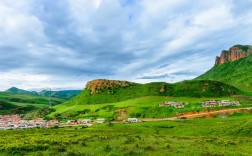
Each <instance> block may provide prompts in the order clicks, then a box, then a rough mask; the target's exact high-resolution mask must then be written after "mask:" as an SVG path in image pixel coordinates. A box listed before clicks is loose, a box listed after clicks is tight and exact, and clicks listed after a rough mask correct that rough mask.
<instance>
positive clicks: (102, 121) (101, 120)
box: [96, 118, 105, 123]
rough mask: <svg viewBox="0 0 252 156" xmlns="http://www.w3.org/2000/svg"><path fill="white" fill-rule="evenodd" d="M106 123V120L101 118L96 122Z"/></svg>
mask: <svg viewBox="0 0 252 156" xmlns="http://www.w3.org/2000/svg"><path fill="white" fill-rule="evenodd" d="M104 122H105V119H104V118H101V119H97V120H96V123H104Z"/></svg>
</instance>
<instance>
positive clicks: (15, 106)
mask: <svg viewBox="0 0 252 156" xmlns="http://www.w3.org/2000/svg"><path fill="white" fill-rule="evenodd" d="M48 100H49V98H48V97H41V96H35V95H24V94H11V93H6V92H0V105H2V106H3V105H5V107H2V108H0V114H9V113H10V114H12V113H18V114H23V113H27V112H31V111H37V110H40V109H41V108H46V107H48ZM62 102H64V100H62V99H58V98H52V104H53V105H57V104H60V103H62Z"/></svg>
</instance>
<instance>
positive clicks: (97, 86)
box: [86, 79, 134, 94]
mask: <svg viewBox="0 0 252 156" xmlns="http://www.w3.org/2000/svg"><path fill="white" fill-rule="evenodd" d="M131 84H134V83H132V82H128V81H118V80H105V79H98V80H93V81H89V82H87V84H86V89H90V90H91V94H96V93H99V92H102V91H103V90H105V89H114V88H118V87H126V86H129V85H131Z"/></svg>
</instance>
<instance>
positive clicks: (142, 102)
mask: <svg viewBox="0 0 252 156" xmlns="http://www.w3.org/2000/svg"><path fill="white" fill-rule="evenodd" d="M211 99H215V100H223V99H226V100H230V101H233V100H239V101H241V107H250V106H252V99H250V98H246V99H235V98H231V97H219V98H216V97H201V98H195V97H168V96H148V97H141V98H136V99H130V100H126V101H122V102H116V103H106V104H89V105H88V104H86V105H85V104H76V105H69V104H67V103H65V104H61V105H57V106H55V107H54V108H53V109H55V111H54V112H52V113H51V114H49V115H48V116H47V118H58V119H79V118H91V119H95V118H108V119H111V120H123V119H127V118H128V117H137V118H164V117H173V116H178V115H179V114H182V113H185V112H199V111H203V110H218V109H225V108H234V107H215V108H203V107H201V103H202V102H203V101H207V100H211ZM165 101H179V102H184V103H188V105H186V106H185V107H184V108H173V107H163V108H160V107H159V104H162V103H164V102H165ZM235 108H237V107H235Z"/></svg>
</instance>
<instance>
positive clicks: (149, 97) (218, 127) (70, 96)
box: [0, 45, 252, 156]
mask: <svg viewBox="0 0 252 156" xmlns="http://www.w3.org/2000/svg"><path fill="white" fill-rule="evenodd" d="M250 51H251V47H247V46H240V45H239V46H237V45H236V46H234V47H232V48H230V50H229V51H223V52H222V54H221V56H220V57H217V59H216V65H215V66H214V67H213V68H212V69H210V70H209V71H208V72H206V73H205V74H203V75H201V76H199V77H197V78H195V79H193V80H185V81H181V82H177V83H167V82H152V83H146V84H140V83H135V82H129V81H122V80H107V79H96V80H91V81H89V82H87V84H86V86H85V89H84V90H82V91H79V90H69V91H68V90H65V91H41V92H34V91H26V90H23V89H18V88H16V87H12V88H10V89H8V90H7V91H5V92H0V114H3V115H7V117H8V114H16V115H14V116H19V115H20V116H19V121H18V123H17V122H15V121H14V120H13V121H12V123H8V122H10V121H7V120H4V119H3V120H1V122H2V125H1V126H2V129H12V131H11V130H3V131H1V133H0V143H1V145H0V155H23V154H25V155H55V154H56V155H117V154H118V153H120V154H119V155H185V154H190V155H210V156H211V155H249V153H251V152H252V151H251V148H250V146H251V142H252V140H251V136H252V127H251V125H252V124H251V123H252V116H251V115H252V112H251V111H252V109H251V108H252V90H251V85H250V78H251V74H250V73H251V72H252V70H251V69H252V68H251V67H252V64H251V56H252V55H250ZM247 52H249V55H247V54H248V53H247ZM49 105H51V106H49ZM5 117H6V116H3V118H5ZM128 120H136V121H135V122H136V123H131V122H129V121H128ZM37 121H38V122H37ZM36 122H37V123H36ZM3 123H4V125H3ZM10 124H12V128H10V126H11V125H10ZM22 126H23V127H22ZM13 131H15V133H16V134H15V135H10V134H12V132H13ZM10 140H17V141H16V142H11V141H10ZM26 140H29V141H26ZM23 142H25V143H26V144H23Z"/></svg>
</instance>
